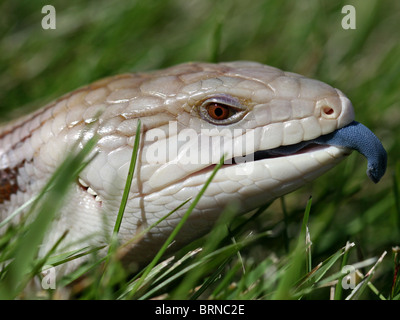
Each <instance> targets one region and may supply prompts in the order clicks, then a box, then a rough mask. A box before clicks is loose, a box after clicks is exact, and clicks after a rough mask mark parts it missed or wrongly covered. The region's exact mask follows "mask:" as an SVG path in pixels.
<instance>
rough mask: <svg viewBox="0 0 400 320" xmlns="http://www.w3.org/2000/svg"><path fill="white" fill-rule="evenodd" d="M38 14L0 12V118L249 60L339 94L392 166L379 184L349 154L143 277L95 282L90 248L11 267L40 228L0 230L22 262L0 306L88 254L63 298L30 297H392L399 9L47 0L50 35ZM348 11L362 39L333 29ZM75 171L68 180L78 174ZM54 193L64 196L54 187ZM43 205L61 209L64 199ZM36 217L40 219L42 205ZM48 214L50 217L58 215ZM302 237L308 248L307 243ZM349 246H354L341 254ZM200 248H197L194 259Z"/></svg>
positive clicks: (3, 256) (112, 263) (36, 4)
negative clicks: (103, 86)
mask: <svg viewBox="0 0 400 320" xmlns="http://www.w3.org/2000/svg"><path fill="white" fill-rule="evenodd" d="M45 4H48V3H46V2H45V1H4V2H2V3H1V4H0V15H1V19H0V37H1V38H0V52H1V55H0V88H1V90H0V120H2V121H7V120H9V119H11V118H13V117H17V116H19V115H22V114H25V113H27V112H28V111H30V110H33V109H36V108H38V107H40V106H42V105H43V104H45V103H47V102H50V101H51V100H52V99H54V98H57V97H58V96H60V95H62V94H64V93H66V92H68V91H70V90H73V89H75V88H77V87H79V86H82V85H85V84H87V83H90V82H91V81H93V80H96V79H98V78H101V77H103V76H109V75H113V74H118V73H123V72H130V71H145V70H151V69H158V68H161V67H166V66H170V65H173V64H176V63H180V62H186V61H196V60H201V61H229V60H254V61H259V62H262V63H266V64H269V65H273V66H275V67H278V68H281V69H284V70H289V71H293V72H297V73H301V74H304V75H306V76H308V77H312V78H316V79H319V80H322V81H325V82H327V83H329V84H331V85H333V86H335V87H337V88H339V89H340V90H342V91H343V92H344V93H345V94H346V95H348V97H349V98H350V99H351V100H352V102H353V105H354V108H355V112H356V119H357V120H358V121H360V122H362V123H364V124H365V125H367V126H368V127H369V128H370V129H372V131H374V132H375V133H376V134H377V135H378V137H379V138H381V140H382V142H383V144H384V146H385V148H386V149H387V151H388V156H389V166H388V171H387V174H386V176H385V177H384V178H383V180H382V181H381V182H380V183H379V184H377V185H374V184H373V183H371V182H370V181H368V178H367V177H366V175H365V169H366V162H365V159H363V158H362V157H361V156H360V155H357V154H353V155H351V156H350V157H349V158H348V159H347V160H345V161H344V162H343V163H341V164H340V165H339V166H337V167H336V168H334V169H333V170H332V171H330V172H329V173H327V174H326V175H324V176H323V177H321V178H319V179H317V180H316V181H315V182H314V183H311V184H308V185H307V186H305V187H303V188H301V189H300V190H298V191H296V192H294V193H292V194H289V195H287V196H285V197H284V198H283V199H281V201H275V202H274V203H272V204H270V205H269V206H266V207H264V208H260V210H259V211H258V212H256V213H254V214H248V215H245V216H242V217H238V218H235V219H232V218H231V216H232V214H233V213H234V212H233V209H232V208H227V209H226V211H225V212H224V213H223V214H222V213H221V223H220V224H218V225H217V226H216V229H215V230H214V231H213V232H211V233H210V235H209V236H208V237H204V238H203V239H200V240H198V241H196V242H195V243H193V244H190V245H188V246H187V247H186V248H184V250H182V251H180V252H179V253H178V254H177V257H176V260H175V261H172V262H170V264H166V263H163V262H160V263H159V264H156V265H154V266H152V267H151V268H149V269H147V270H148V271H147V274H146V275H145V274H144V272H143V273H141V274H137V275H126V274H125V271H124V270H123V269H122V268H121V266H120V265H119V263H118V261H117V260H115V259H113V258H110V260H109V263H108V266H107V273H106V276H105V277H104V278H103V281H101V282H99V281H98V279H100V278H101V277H102V275H103V274H104V266H103V265H102V263H101V261H102V260H101V259H100V258H98V257H97V256H96V252H92V251H90V249H88V248H82V250H80V251H75V252H69V253H66V254H63V255H59V256H57V257H48V259H47V261H44V260H41V261H39V260H37V259H36V257H34V256H33V253H32V254H30V255H29V257H28V256H26V259H22V258H18V259H17V257H18V256H25V253H23V251H19V250H22V249H19V248H22V247H23V243H22V242H21V241H22V239H24V238H23V237H21V235H27V236H29V233H30V234H32V236H31V237H32V238H31V239H34V241H32V243H31V245H32V246H34V245H35V244H36V243H37V242H38V241H40V237H41V236H43V232H44V229H45V226H43V228H40V230H38V229H35V228H34V230H35V231H34V232H33V231H29V230H32V228H27V226H26V225H22V226H19V227H9V225H8V224H7V226H6V227H9V229H8V232H7V233H6V234H5V235H4V236H2V237H1V238H0V261H2V262H4V261H9V259H11V258H12V257H14V258H15V260H14V262H12V263H21V265H20V267H19V268H17V269H16V271H15V272H14V271H13V272H14V275H12V273H10V270H11V268H10V267H7V265H6V266H4V265H3V264H2V265H1V267H0V268H1V269H0V270H1V271H0V283H1V284H6V285H7V288H11V289H12V290H10V291H7V290H5V289H2V288H5V287H3V286H0V293H1V295H0V296H1V297H3V298H13V297H19V298H24V297H27V293H23V290H22V287H24V286H25V284H26V282H27V281H29V278H30V277H31V276H32V274H33V273H34V272H36V271H38V270H40V269H41V267H42V266H43V265H45V264H51V265H56V264H57V263H63V262H64V261H67V260H70V259H73V258H74V257H77V256H80V255H83V254H89V255H90V257H93V258H92V259H91V260H90V262H89V263H88V264H86V265H85V266H83V267H82V268H80V269H78V270H77V271H76V272H75V273H74V274H71V275H70V276H69V277H65V278H62V279H58V280H59V282H58V284H57V288H59V289H60V288H61V287H62V286H64V285H67V284H69V288H70V289H69V290H68V291H67V293H65V291H62V290H43V291H42V292H40V294H39V295H36V297H40V298H48V299H52V298H60V297H61V298H66V299H69V298H71V299H72V298H82V299H102V298H108V299H123V298H136V299H148V298H151V297H155V296H157V297H167V298H185V299H190V298H193V299H195V298H209V299H276V298H293V299H299V298H301V299H329V298H330V297H331V296H332V297H334V298H335V299H346V298H352V299H383V298H385V299H399V298H400V283H399V280H398V279H399V277H398V276H397V274H398V272H399V255H398V246H399V242H400V189H399V184H400V163H399V161H398V159H400V141H399V137H400V126H399V125H398V124H399V122H400V93H399V88H400V77H399V74H400V58H399V57H400V42H399V41H398V40H399V39H398V35H397V33H396V32H395V30H399V29H400V10H399V9H400V3H398V2H396V1H389V0H363V1H329V0H312V1H301V2H300V1H296V2H294V1H290V0H270V1H261V0H258V1H251V2H245V1H239V0H230V1H227V0H226V1H218V2H216V1H208V0H201V1H200V0H197V1H183V0H165V1H155V0H149V1H131V2H129V3H128V2H124V3H123V4H122V3H121V2H119V1H81V0H72V1H68V2H62V1H54V2H53V4H54V6H55V8H56V10H57V29H56V30H55V31H44V30H42V29H41V25H40V22H41V19H42V17H43V15H42V14H41V8H42V6H43V5H45ZM345 4H353V5H354V6H355V7H356V10H357V11H356V12H357V29H356V30H343V29H342V28H341V24H340V22H341V19H342V17H343V15H342V14H341V8H342V7H343V6H344V5H345ZM71 161H72V160H71ZM78 162H79V161H78ZM74 163H75V164H76V162H74ZM75 164H74V165H73V168H72V170H73V171H74V172H76V170H78V169H79V165H78V166H75ZM70 170H71V168H70ZM71 176H72V175H69V177H71ZM61 177H62V175H61ZM58 178H59V179H60V180H61V178H60V177H58ZM57 180H58V179H57V176H55V179H54V181H55V183H56V181H57ZM52 190H53V191H51V190H50V191H49V192H56V191H57V190H58V191H57V192H61V193H62V192H63V189H62V188H61V186H60V189H58V188H55V187H54V188H53V189H52ZM44 196H45V195H43V197H44ZM310 196H312V204H311V202H309V199H310ZM45 203H46V202H43V205H45ZM47 205H48V206H51V207H52V208H53V209H54V208H55V209H56V208H57V206H58V205H60V203H59V204H57V203H55V204H54V203H49V204H47ZM37 208H38V212H41V211H40V210H41V206H38V207H37ZM55 209H54V210H55ZM54 210H51V211H45V212H46V214H49V215H50V214H56V212H55V211H54ZM305 225H308V232H305V230H306V229H305V228H304V226H305ZM32 227H34V225H33V226H32ZM306 234H308V235H309V238H310V239H311V244H310V242H307V243H306V240H305V235H306ZM60 240H62V239H60ZM347 243H351V244H352V245H351V246H350V247H349V246H347V247H346V244H347ZM200 246H201V247H202V248H203V249H202V251H200V252H197V251H196V249H197V248H199V247H200ZM191 250H192V251H191ZM88 251H89V253H88ZM18 252H20V253H18ZM188 252H192V253H191V254H189V253H188ZM384 252H387V253H386V255H385V256H383V258H382V259H381V260H378V259H379V258H380V257H381V256H382V255H383V254H384ZM50 255H51V253H50ZM111 257H112V256H111ZM15 261H16V262H15ZM18 261H19V262H18ZM375 264H376V266H375ZM346 265H356V266H357V270H358V271H359V272H361V273H362V274H363V275H367V276H366V278H365V280H364V281H363V280H362V279H363V278H360V277H359V278H358V280H357V281H358V282H357V283H358V286H357V287H356V289H355V290H354V291H353V292H351V289H348V290H345V289H343V288H342V286H341V281H342V279H343V276H344V274H343V273H342V272H340V271H341V269H342V267H343V266H346ZM8 266H9V265H8ZM374 266H375V267H374ZM372 268H373V269H372ZM371 269H372V271H373V272H371V273H368V272H369V271H370V270H371ZM27 273H28V275H26V274H27ZM82 274H85V275H86V276H85V277H84V278H83V279H84V280H82V277H81V275H82ZM140 282H141V283H140Z"/></svg>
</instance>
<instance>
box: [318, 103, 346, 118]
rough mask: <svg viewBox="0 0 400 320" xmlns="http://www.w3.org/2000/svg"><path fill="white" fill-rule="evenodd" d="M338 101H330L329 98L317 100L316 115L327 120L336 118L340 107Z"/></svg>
mask: <svg viewBox="0 0 400 320" xmlns="http://www.w3.org/2000/svg"><path fill="white" fill-rule="evenodd" d="M338 102H339V101H331V99H329V98H325V99H322V100H320V101H318V102H317V105H316V112H317V114H316V115H317V116H320V117H322V118H324V119H328V120H333V119H337V118H338V117H339V115H340V113H341V107H340V104H339V103H338Z"/></svg>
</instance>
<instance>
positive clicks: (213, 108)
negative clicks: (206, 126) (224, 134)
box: [200, 95, 246, 125]
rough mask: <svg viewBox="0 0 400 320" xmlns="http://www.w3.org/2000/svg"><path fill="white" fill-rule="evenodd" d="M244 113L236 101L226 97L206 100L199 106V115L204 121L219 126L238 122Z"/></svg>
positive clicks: (243, 109) (243, 108)
mask: <svg viewBox="0 0 400 320" xmlns="http://www.w3.org/2000/svg"><path fill="white" fill-rule="evenodd" d="M245 111H246V109H245V107H243V106H242V105H241V104H240V102H239V100H238V99H236V98H234V97H231V96H227V95H223V96H216V97H212V98H208V99H206V100H205V101H204V102H203V103H202V104H201V106H200V115H201V116H202V118H203V119H204V120H206V121H208V122H210V123H213V124H220V125H227V124H231V123H235V122H237V121H239V120H240V119H242V118H243V116H244V115H245Z"/></svg>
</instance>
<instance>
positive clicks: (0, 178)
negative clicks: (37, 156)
mask: <svg viewBox="0 0 400 320" xmlns="http://www.w3.org/2000/svg"><path fill="white" fill-rule="evenodd" d="M22 165H23V164H21V165H19V166H18V167H15V168H6V169H3V170H0V204H2V203H4V202H5V201H7V200H10V198H11V195H12V194H15V193H17V191H18V190H19V187H18V181H17V176H18V170H19V168H21V166H22Z"/></svg>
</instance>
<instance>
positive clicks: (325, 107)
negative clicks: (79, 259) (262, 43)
mask: <svg viewBox="0 0 400 320" xmlns="http://www.w3.org/2000/svg"><path fill="white" fill-rule="evenodd" d="M205 101H206V102H207V101H211V102H212V103H225V104H227V105H229V106H230V108H229V110H231V111H232V110H233V111H234V113H235V115H233V116H232V117H229V118H228V119H227V120H223V121H220V122H218V121H214V120H212V119H210V117H209V116H208V113H207V111H205V110H208V109H206V108H208V107H206V106H205V105H204V103H205ZM232 108H233V109H232ZM139 118H140V120H141V122H142V133H141V143H140V149H139V153H138V162H137V167H136V170H135V176H134V180H133V183H132V188H131V191H130V196H129V200H128V203H127V207H126V210H125V215H124V218H123V221H122V225H121V230H120V233H119V236H120V240H121V242H126V241H129V239H131V238H132V237H133V236H134V235H135V234H136V232H137V231H138V230H139V228H141V227H143V226H148V225H151V224H152V223H154V222H155V221H157V220H159V219H160V218H161V217H163V216H164V215H165V214H167V213H168V212H169V211H171V210H173V209H175V208H176V207H177V206H178V205H179V204H181V203H182V202H183V201H185V200H186V199H188V198H190V197H192V198H194V197H195V196H196V194H197V193H198V192H199V190H200V188H201V187H202V185H203V184H204V182H205V181H206V180H207V178H208V177H209V174H210V173H211V171H212V169H213V165H215V164H216V163H218V162H219V160H220V158H221V156H222V155H224V154H225V158H226V159H231V158H233V157H237V156H245V155H247V156H250V155H252V154H254V152H256V151H260V150H267V149H272V148H276V147H279V146H283V145H292V144H296V143H299V142H302V141H306V140H311V139H315V138H317V137H319V136H321V135H325V134H328V133H331V132H333V131H335V130H337V129H339V128H342V127H344V126H346V125H347V124H349V123H351V122H352V121H353V119H354V114H353V109H352V106H351V103H350V101H349V100H348V99H347V98H346V97H345V96H344V95H343V94H342V93H341V92H340V91H338V90H337V89H334V88H332V87H330V86H329V85H327V84H324V83H322V82H319V81H316V80H311V79H307V78H305V77H303V76H300V75H297V74H293V73H288V72H283V71H281V70H279V69H276V68H273V67H269V66H265V65H261V64H258V63H253V62H231V63H220V64H207V63H188V64H182V65H178V66H175V67H171V68H168V69H165V70H159V71H155V72H151V73H143V74H126V75H119V76H115V77H111V78H107V79H104V80H100V81H97V82H95V83H93V84H91V85H89V86H87V87H84V88H81V89H78V90H76V91H74V92H72V93H69V94H67V95H65V96H63V97H61V98H60V99H58V100H57V101H55V102H53V103H51V104H49V105H47V106H45V107H44V108H42V109H40V110H38V111H37V112H35V113H34V114H32V115H28V116H26V117H24V118H23V119H19V120H17V121H15V122H13V123H11V124H8V125H6V126H4V127H3V128H1V129H0V183H1V186H0V220H2V219H4V218H5V217H7V216H8V215H9V214H11V213H12V212H13V211H14V210H15V209H16V208H18V207H19V206H21V205H22V204H23V203H24V202H26V201H27V200H29V199H30V198H31V197H32V196H33V195H35V194H37V193H38V192H39V191H40V189H41V188H42V187H43V186H44V184H45V183H46V181H47V180H48V179H49V178H50V177H51V175H52V173H53V172H54V171H55V169H56V168H57V166H58V165H59V164H60V163H61V161H62V160H63V159H64V157H65V154H66V151H67V150H68V149H70V148H71V146H72V145H74V143H75V142H76V141H77V140H78V139H79V138H83V141H82V144H84V142H85V141H87V140H88V139H90V138H91V137H92V136H93V135H94V134H95V133H97V134H98V135H99V137H100V139H99V141H98V143H97V145H96V150H95V151H96V152H98V154H97V156H96V157H95V159H94V160H93V161H92V162H91V163H90V164H89V165H88V166H87V168H86V169H85V170H84V171H83V172H82V173H81V174H80V176H79V180H78V181H77V183H76V185H74V186H73V187H72V190H71V192H70V194H69V196H68V198H67V200H66V203H65V206H64V208H63V210H62V212H61V213H60V215H59V217H58V218H57V219H56V221H54V223H53V225H52V228H51V230H50V232H49V235H48V237H47V239H46V241H45V243H44V246H43V248H42V252H46V250H48V249H49V248H50V247H51V245H52V244H53V243H54V241H55V240H56V239H58V237H59V236H60V235H61V234H62V233H63V232H64V230H66V229H69V233H68V236H67V239H65V241H64V244H68V243H70V242H72V241H77V240H79V239H82V238H87V237H88V236H89V235H90V236H91V237H90V240H85V241H82V242H80V243H79V245H77V247H83V246H85V245H86V244H88V243H90V244H95V245H101V244H104V241H105V240H104V239H105V236H104V235H105V234H110V233H111V231H112V228H113V225H114V222H115V219H116V215H117V212H118V208H119V203H120V200H121V196H122V193H123V189H124V186H125V180H126V176H127V171H128V167H129V161H130V158H131V153H132V146H133V142H134V139H135V131H136V127H137V120H138V119H139ZM88 124H90V126H88ZM210 137H214V138H213V139H211V138H210ZM216 137H220V138H221V139H216ZM205 138H209V140H203V141H207V144H203V143H201V142H200V141H201V139H205ZM246 139H247V140H246ZM217 140H218V141H217ZM221 141H222V142H221ZM232 146H233V147H232ZM175 151H176V152H175ZM195 151H196V152H198V154H197V155H198V156H199V155H200V156H201V157H202V158H201V161H199V157H197V158H196V157H194V156H193V153H194V152H195ZM350 152H351V151H350V150H349V149H346V148H341V147H334V146H319V147H312V148H308V149H307V150H305V151H302V152H299V153H296V154H293V155H285V156H280V157H275V158H267V159H259V160H258V161H246V162H244V163H238V162H239V161H236V162H237V164H233V165H232V164H231V165H229V164H227V165H224V166H223V167H222V168H221V169H220V170H219V172H218V173H217V175H216V177H215V179H214V180H213V181H212V183H211V184H210V186H209V188H208V189H207V190H206V193H205V194H204V196H203V197H202V198H201V200H200V202H199V204H198V205H197V207H196V208H195V210H194V211H193V213H192V214H191V216H190V218H189V220H188V221H187V223H186V224H185V226H184V228H183V229H182V231H181V232H180V233H179V235H178V237H177V238H176V241H175V243H174V248H178V247H180V246H182V245H183V244H186V243H188V242H190V241H191V240H193V239H195V238H197V237H199V236H201V235H203V234H204V233H206V232H207V231H209V229H210V228H211V227H212V225H213V223H214V222H215V221H216V219H218V215H219V214H220V212H221V211H222V209H223V208H224V206H225V205H226V204H227V203H229V202H231V201H232V200H238V203H240V206H241V207H240V212H241V213H244V212H247V211H249V210H251V209H254V208H256V207H258V206H259V205H261V204H263V203H265V202H267V201H270V200H272V199H274V198H276V197H279V196H281V195H283V194H286V193H288V192H291V191H293V190H295V189H297V188H299V187H301V186H302V185H304V184H305V183H307V182H309V181H311V180H313V179H314V178H316V177H318V176H320V175H321V174H322V173H324V172H326V171H327V170H328V169H330V168H332V167H333V166H335V165H336V164H337V163H338V162H340V160H342V159H343V158H344V157H345V156H347V155H348V154H349V153H350ZM163 154H165V155H166V156H165V157H163V156H162V155H163ZM188 154H189V155H190V157H188ZM189 205H190V202H189V203H187V204H186V205H185V206H184V207H183V208H182V209H180V210H178V211H177V212H176V213H174V214H173V215H172V216H170V217H169V218H168V219H166V220H165V221H163V222H162V223H161V224H160V225H158V226H157V227H156V228H154V229H152V230H151V231H150V232H149V233H148V234H147V235H146V236H145V237H144V238H143V239H142V240H141V241H140V242H139V243H137V244H135V245H132V246H130V247H129V250H127V252H126V256H125V258H126V259H127V261H133V262H137V263H141V262H145V261H147V260H148V259H150V258H151V257H152V256H153V255H154V254H155V252H156V251H157V250H158V248H159V247H160V246H161V244H162V243H163V241H164V240H165V239H166V237H167V236H168V235H169V234H170V232H171V231H172V230H173V228H174V227H175V226H176V224H177V223H178V221H179V219H180V217H181V216H182V214H183V213H184V212H185V210H186V209H187V207H188V206H189Z"/></svg>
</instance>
